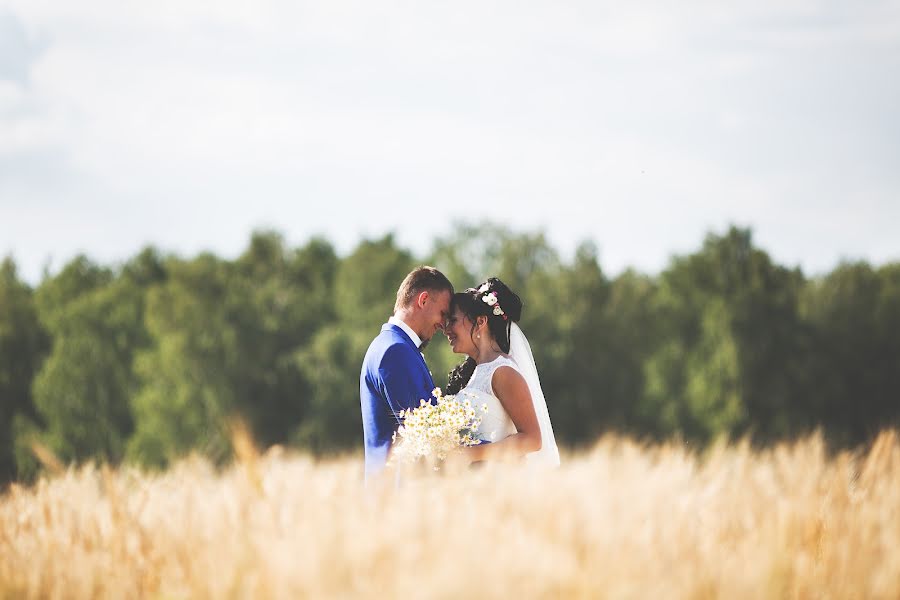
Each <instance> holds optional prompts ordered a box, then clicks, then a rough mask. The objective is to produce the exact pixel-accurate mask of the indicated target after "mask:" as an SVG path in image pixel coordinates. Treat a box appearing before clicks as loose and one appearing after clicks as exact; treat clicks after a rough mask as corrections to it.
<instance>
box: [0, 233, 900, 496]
mask: <svg viewBox="0 0 900 600" xmlns="http://www.w3.org/2000/svg"><path fill="white" fill-rule="evenodd" d="M451 231H452V233H450V234H448V235H445V236H443V237H438V238H436V240H435V241H434V243H433V245H432V249H431V251H430V253H429V254H428V255H425V256H417V255H415V254H414V253H412V252H411V251H410V250H408V249H405V248H403V247H401V246H400V245H398V243H397V242H396V240H395V239H394V237H393V236H392V235H386V236H385V237H382V238H380V239H368V240H363V241H360V242H359V243H358V245H357V246H356V247H355V248H354V249H353V250H352V251H350V252H349V253H347V254H346V255H344V256H342V255H339V254H338V252H337V251H336V249H335V247H334V246H333V245H332V244H331V243H330V242H329V241H328V240H327V239H323V238H312V239H309V240H307V241H305V243H303V245H300V246H299V247H291V246H290V245H288V244H287V243H286V242H285V240H284V237H283V236H282V235H281V234H280V233H278V232H276V231H257V232H255V233H254V234H253V235H252V236H251V238H250V240H249V243H248V245H247V246H246V248H245V249H244V250H243V251H242V253H241V254H240V255H239V256H237V257H235V258H233V259H226V258H223V257H219V256H216V255H214V254H212V253H202V254H198V255H196V256H192V257H184V256H178V255H174V254H168V253H165V252H162V251H160V250H159V249H156V248H153V247H147V248H145V249H143V250H142V251H141V252H139V253H138V254H137V255H135V256H133V257H131V258H129V259H127V260H126V261H124V262H122V263H120V264H115V265H104V264H98V263H97V262H95V261H93V260H91V259H90V258H89V257H87V256H77V257H75V258H73V259H72V260H70V261H69V262H68V263H67V264H65V265H64V266H62V267H61V268H60V269H59V270H58V271H56V272H54V273H45V274H44V276H43V278H42V280H41V281H40V282H39V283H38V284H37V285H36V286H32V285H29V284H28V283H26V282H25V281H24V280H23V279H22V278H21V277H20V275H19V273H18V271H17V267H16V263H15V259H14V258H13V257H7V258H5V259H4V260H3V261H2V263H0V480H2V481H4V482H9V481H17V480H18V481H26V482H27V481H31V480H34V478H35V477H36V476H37V475H38V474H39V473H40V470H41V468H42V467H41V462H40V461H39V460H38V459H37V457H36V456H35V452H34V448H35V447H36V446H38V447H42V448H45V449H47V450H49V451H50V452H52V454H53V455H55V456H56V457H58V458H59V460H60V461H62V462H63V463H82V462H86V461H99V462H102V463H109V464H113V465H118V464H122V463H133V464H137V465H140V466H142V467H145V468H163V467H165V466H167V465H168V464H170V463H171V462H172V461H173V460H176V459H177V458H179V457H181V456H184V455H186V454H189V453H191V452H198V453H200V454H202V455H204V456H206V457H208V458H210V459H212V460H213V461H215V462H225V461H227V460H228V459H229V457H230V456H231V455H232V449H231V439H232V438H231V433H230V432H231V431H232V427H233V426H234V423H235V422H237V421H236V420H239V422H241V423H245V424H246V426H247V427H248V428H249V430H250V431H251V432H252V436H253V439H254V440H255V442H256V443H257V444H258V445H259V446H260V447H261V448H268V447H271V446H273V445H282V446H286V447H289V448H294V449H298V450H302V451H306V452H310V453H313V454H314V455H318V456H322V455H331V454H338V453H353V452H358V451H359V450H360V449H361V443H362V429H361V422H360V412H359V394H358V386H359V369H360V364H361V362H362V358H363V355H364V353H365V350H366V347H367V346H368V344H369V342H370V341H371V339H372V338H373V337H374V336H375V335H376V334H377V332H378V331H379V328H380V326H381V324H382V323H383V322H385V321H386V319H387V317H388V316H389V315H390V312H391V310H392V307H393V303H394V298H395V294H396V290H397V287H398V285H399V283H400V281H401V280H402V279H403V277H404V276H405V275H406V273H407V272H409V271H410V270H411V269H412V268H413V267H415V266H417V265H420V264H431V265H434V266H436V267H438V268H439V269H441V270H442V271H443V272H444V273H445V274H446V275H447V276H448V277H449V278H450V280H451V281H452V282H453V284H454V286H456V287H457V289H464V288H466V287H470V286H473V285H476V284H478V283H479V282H481V281H483V280H484V279H485V278H486V277H487V276H490V275H496V276H499V277H500V278H501V279H503V280H504V281H505V282H506V283H507V284H508V285H509V286H510V287H511V288H512V289H513V290H515V291H516V292H517V293H518V294H519V295H520V296H521V297H522V299H523V301H524V305H525V307H524V310H523V316H522V322H521V326H522V329H523V330H524V331H525V333H526V335H527V336H528V338H529V340H530V341H531V344H532V347H533V349H534V353H535V360H536V362H537V366H538V369H539V371H540V374H541V379H542V383H543V387H544V390H545V393H546V395H547V402H548V406H549V409H550V415H551V418H552V420H553V424H554V429H555V432H556V437H557V440H558V442H559V443H560V445H561V446H563V447H566V448H569V449H578V448H584V447H588V446H590V445H592V444H594V443H595V442H596V440H597V439H598V438H599V437H600V436H601V435H603V434H605V433H619V434H623V435H627V436H629V437H632V438H634V439H637V440H646V441H671V440H678V441H679V443H683V444H686V445H688V446H690V447H696V448H698V449H702V448H704V447H707V446H708V445H709V444H710V443H711V442H713V441H715V440H717V439H719V438H725V439H730V440H733V439H740V438H746V439H748V440H750V441H751V442H752V443H753V444H756V445H768V444H772V443H774V442H778V441H782V440H786V439H794V438H797V437H799V436H803V435H806V434H808V433H812V432H815V431H821V432H822V433H823V434H824V437H825V439H826V440H827V442H828V444H829V447H831V448H833V449H839V448H841V449H842V448H852V447H855V446H858V445H860V444H864V443H866V442H868V441H870V440H871V439H872V438H873V437H874V436H875V435H876V434H877V433H878V431H880V430H881V429H884V428H888V427H897V426H898V425H900V262H893V263H889V264H884V265H871V264H867V263H865V262H842V263H840V264H837V265H835V266H834V268H833V269H832V270H831V271H830V272H828V273H825V274H817V275H815V276H810V275H806V274H804V273H803V272H802V270H801V269H799V268H797V267H790V266H783V265H779V264H777V263H776V262H775V261H774V260H773V259H772V258H771V257H770V256H769V254H768V253H767V252H766V251H765V250H764V249H762V248H759V247H757V246H756V245H755V244H754V241H753V235H752V231H751V230H749V229H745V228H740V227H735V226H732V227H730V228H729V229H727V230H725V231H722V232H716V233H709V234H708V235H707V236H706V238H705V239H704V240H698V242H699V243H698V247H697V249H696V250H695V251H694V252H692V253H689V254H684V255H676V256H672V257H671V258H670V260H669V261H668V263H667V265H666V267H665V268H664V269H663V270H662V271H661V272H659V273H656V274H645V273H640V272H637V271H635V270H626V271H623V272H621V273H619V274H616V275H615V276H611V275H609V274H607V273H605V272H604V270H603V268H602V266H601V257H600V255H599V251H598V249H597V247H596V246H595V245H594V244H593V243H591V242H583V243H581V244H580V245H579V246H578V248H577V251H576V252H575V253H574V255H573V256H572V257H571V258H570V259H563V258H561V255H560V253H559V251H558V250H557V249H555V248H554V247H553V246H552V245H551V244H550V243H549V242H548V241H547V239H546V237H545V235H544V234H543V233H541V232H517V231H513V230H510V229H508V228H506V227H503V226H499V225H496V224H478V225H475V224H467V223H458V224H456V225H455V226H454V227H453V228H451ZM425 354H426V358H427V360H428V364H429V366H430V368H431V369H432V372H433V373H434V376H435V381H436V382H437V383H438V385H444V384H445V383H446V373H447V372H448V371H449V370H450V369H451V368H452V367H453V366H454V365H455V364H457V363H458V362H460V361H461V359H462V357H459V356H455V355H453V354H452V353H451V352H450V351H449V348H448V346H447V344H446V340H445V339H444V338H443V336H440V335H439V336H437V337H436V338H435V339H434V340H432V342H431V344H430V345H429V346H428V348H427V349H426V352H425Z"/></svg>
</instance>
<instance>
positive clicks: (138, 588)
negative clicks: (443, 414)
mask: <svg viewBox="0 0 900 600" xmlns="http://www.w3.org/2000/svg"><path fill="white" fill-rule="evenodd" d="M236 448H237V450H238V460H237V461H236V462H235V463H234V465H233V466H231V467H230V468H228V469H226V470H224V471H217V470H216V469H214V468H213V467H212V466H210V464H209V463H207V462H205V461H203V460H201V459H198V458H191V459H187V460H185V461H183V462H181V463H179V464H177V465H176V466H174V467H173V468H171V469H170V470H169V471H167V472H164V473H159V474H149V473H143V472H140V471H138V470H134V469H130V468H122V469H118V470H113V469H109V468H105V467H96V466H85V467H81V468H77V469H76V468H73V467H70V468H68V469H62V468H61V467H56V468H57V471H59V472H58V473H56V474H55V475H53V476H50V477H48V478H45V479H42V480H40V481H39V482H38V483H37V484H35V485H34V486H32V487H27V488H26V487H22V486H16V485H13V486H11V488H10V489H8V490H7V492H6V493H5V494H4V495H3V496H2V498H0V597H2V598H167V599H168V598H305V597H314V598H334V597H339V598H347V597H391V598H397V597H406V598H460V597H467V596H476V597H528V598H547V597H553V598H729V599H731V598H738V599H739V598H885V599H896V598H900V442H898V437H897V435H896V433H894V432H885V433H882V434H881V435H880V436H879V437H878V439H877V440H876V441H875V443H874V444H873V445H872V446H871V447H870V448H868V449H866V450H864V451H863V450H861V451H858V452H854V453H842V454H839V455H836V456H829V455H828V454H827V452H826V448H825V444H824V443H823V441H822V439H821V438H820V437H818V436H812V437H809V438H806V439H803V440H800V441H798V442H795V443H792V444H786V445H781V446H778V447H774V448H772V449H769V450H765V451H754V450H753V449H751V447H750V446H749V445H748V444H746V443H738V444H736V445H726V444H720V445H717V446H715V447H713V448H712V449H710V450H708V451H706V452H704V453H702V454H698V453H695V452H692V451H690V450H689V449H687V448H686V447H685V446H683V445H679V444H675V443H671V444H665V445H659V446H645V445H639V444H636V443H635V442H633V441H630V440H628V439H623V438H616V437H606V438H603V439H601V440H600V441H599V442H598V443H597V444H596V446H595V447H594V448H593V449H592V450H591V451H589V452H584V453H579V454H572V455H565V456H564V457H563V459H564V465H563V467H561V468H560V469H558V470H555V471H552V472H547V473H535V472H527V471H520V470H518V469H516V468H513V467H508V466H506V467H489V468H481V469H476V470H469V471H466V472H464V473H460V474H455V475H451V474H447V473H428V474H425V475H421V474H420V475H416V476H412V475H411V476H408V477H406V478H404V479H403V480H402V481H400V482H399V483H397V482H396V481H393V480H391V481H386V482H384V483H383V485H377V484H376V485H370V486H369V487H364V486H363V485H362V483H361V476H360V472H361V467H360V462H361V461H360V459H359V457H346V458H342V459H334V460H329V461H315V460H313V459H312V458H310V457H308V456H303V455H292V454H285V453H283V452H278V451H275V452H269V453H268V454H265V455H262V456H260V455H258V454H257V453H256V452H255V451H254V450H253V447H252V445H251V444H250V443H249V441H248V440H246V439H243V440H242V439H236Z"/></svg>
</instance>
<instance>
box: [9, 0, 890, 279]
mask: <svg viewBox="0 0 900 600" xmlns="http://www.w3.org/2000/svg"><path fill="white" fill-rule="evenodd" d="M898 107H900V0H889V1H873V0H860V1H859V2H852V3H851V2H837V1H833V0H828V1H824V0H822V1H820V0H756V1H747V2H731V1H723V0H716V1H711V0H710V1H707V0H682V1H680V2H671V1H669V0H658V1H653V0H650V1H644V0H634V1H629V2H615V3H614V2H609V1H606V0H584V1H582V0H567V1H559V0H555V1H550V0H547V1H537V2H529V1H523V0H517V1H493V0H479V1H471V0H454V1H453V2H445V1H435V2H415V1H410V0H405V1H394V0H386V1H382V2H370V1H364V0H319V1H316V2H311V1H306V0H291V1H281V0H257V1H254V2H233V1H231V0H157V1H154V2H137V1H131V0H82V1H80V2H77V3H72V2H63V1H61V0H52V1H51V0H0V255H6V254H11V255H12V256H13V258H14V259H15V261H16V263H17V265H18V267H19V270H20V274H21V275H22V276H23V277H24V278H25V279H26V280H28V281H31V282H37V281H39V280H40V277H41V274H42V272H43V271H44V269H47V270H48V271H49V272H51V273H52V272H55V271H56V270H58V269H59V268H60V267H61V266H62V265H63V264H65V262H66V261H68V260H70V259H71V258H72V257H74V256H75V255H76V254H78V253H86V254H87V255H88V256H90V257H91V258H93V259H94V260H97V261H99V262H102V263H104V264H116V263H117V262H121V261H123V260H126V259H127V258H129V257H131V256H133V255H134V254H136V253H137V252H138V251H139V250H140V249H141V248H142V247H144V246H146V245H148V244H152V245H155V246H157V247H158V248H160V249H162V250H164V251H167V252H176V253H179V254H182V255H186V256H189V255H193V254H195V253H197V252H200V251H204V250H210V251H213V252H216V253H218V254H220V255H222V256H226V257H231V256H236V255H237V254H239V253H240V252H241V251H242V250H243V249H244V248H245V247H246V245H247V243H248V241H249V236H250V233H251V232H252V231H253V230H254V229H264V228H265V229H275V230H278V231H280V232H281V233H283V234H284V236H285V238H286V239H287V241H288V242H289V243H291V244H294V245H301V244H303V243H305V242H306V241H307V240H308V239H309V238H310V237H311V236H314V235H319V236H324V237H326V238H327V239H329V240H330V241H331V242H332V243H334V244H335V246H336V247H337V249H338V250H339V252H341V253H346V252H349V251H351V250H352V249H353V247H355V245H356V244H357V243H358V242H359V241H360V240H361V239H364V238H375V237H381V236H382V235H385V234H387V233H394V234H395V236H396V239H397V241H398V243H400V244H401V245H403V246H405V247H407V248H410V249H411V250H413V251H414V252H416V253H417V254H418V255H420V256H423V255H424V254H425V253H427V251H428V250H429V249H430V248H431V245H432V243H433V241H434V239H435V238H439V237H443V236H446V235H447V234H448V233H449V232H450V231H451V230H452V228H453V227H454V225H455V224H458V223H459V222H461V221H464V222H469V223H479V222H482V221H490V222H493V223H498V224H503V225H506V226H508V227H510V228H511V229H512V230H514V231H520V232H536V231H543V232H544V233H545V234H546V235H547V237H548V239H549V241H550V242H551V244H552V245H553V246H554V247H556V248H557V249H558V250H559V251H560V253H561V254H562V256H563V257H564V258H565V257H566V256H568V255H570V254H571V253H572V251H573V250H574V248H575V247H576V245H577V244H578V243H579V242H581V241H584V240H590V241H593V242H594V244H595V245H596V247H597V249H598V251H599V258H600V263H601V265H602V266H603V268H604V270H606V271H607V272H609V273H617V272H620V271H622V270H623V269H625V268H627V267H634V268H636V269H638V270H641V271H644V272H650V273H653V272H657V271H659V270H660V269H662V268H664V267H665V266H666V264H667V263H668V260H669V259H670V257H671V255H673V254H677V253H687V252H692V251H695V250H697V249H698V248H699V247H700V245H701V244H702V240H703V238H704V236H705V235H706V234H707V233H709V232H719V233H721V232H724V231H725V229H726V228H727V227H728V226H729V224H736V225H739V226H742V227H750V228H752V230H753V232H754V240H755V242H756V244H757V246H759V247H761V248H763V249H764V250H766V251H768V252H769V253H770V254H771V255H772V257H773V258H774V259H775V260H776V261H777V262H779V263H781V264H784V265H786V266H800V267H801V268H803V269H804V271H805V272H806V273H807V274H811V275H815V274H821V273H824V272H827V271H829V270H830V269H832V268H833V267H834V266H835V265H836V264H838V262H839V261H842V260H867V261H870V262H873V263H875V264H882V263H885V262H889V261H896V260H900V234H898V231H900V109H898Z"/></svg>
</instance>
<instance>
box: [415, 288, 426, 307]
mask: <svg viewBox="0 0 900 600" xmlns="http://www.w3.org/2000/svg"><path fill="white" fill-rule="evenodd" d="M427 300H428V290H424V291H422V292H420V293H419V295H418V296H416V305H417V306H418V307H419V308H425V302H426V301H427Z"/></svg>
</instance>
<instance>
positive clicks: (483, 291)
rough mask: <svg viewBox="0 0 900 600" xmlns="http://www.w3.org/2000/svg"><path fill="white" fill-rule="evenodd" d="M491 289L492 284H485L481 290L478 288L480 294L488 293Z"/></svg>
mask: <svg viewBox="0 0 900 600" xmlns="http://www.w3.org/2000/svg"><path fill="white" fill-rule="evenodd" d="M489 289H491V284H490V283H485V284H484V285H482V286H481V287H480V288H478V291H479V292H480V293H482V294H483V293H485V292H486V291H488V290H489Z"/></svg>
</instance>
